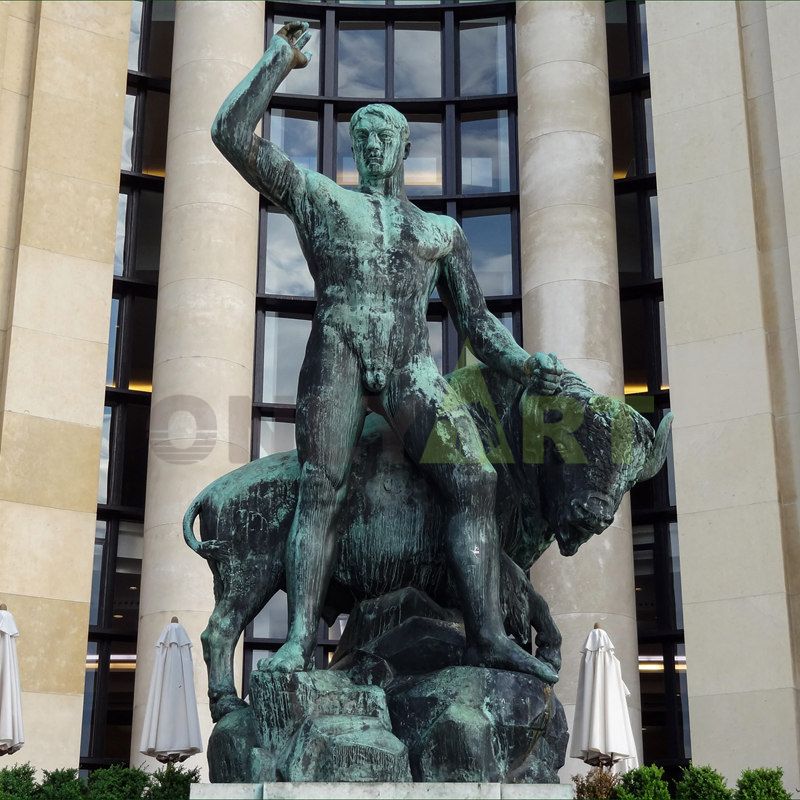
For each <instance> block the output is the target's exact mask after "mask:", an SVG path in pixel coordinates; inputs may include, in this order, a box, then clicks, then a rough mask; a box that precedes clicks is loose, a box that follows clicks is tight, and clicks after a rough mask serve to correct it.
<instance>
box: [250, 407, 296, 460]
mask: <svg viewBox="0 0 800 800" xmlns="http://www.w3.org/2000/svg"><path fill="white" fill-rule="evenodd" d="M294 449H295V441H294V423H293V422H283V421H281V420H277V419H272V418H271V417H262V418H261V432H260V434H259V452H258V457H259V458H264V456H269V455H272V453H285V452H286V451H287V450H294Z"/></svg>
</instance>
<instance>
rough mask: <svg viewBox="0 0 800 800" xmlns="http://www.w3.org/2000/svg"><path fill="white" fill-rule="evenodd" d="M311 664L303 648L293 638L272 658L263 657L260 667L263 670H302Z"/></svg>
mask: <svg viewBox="0 0 800 800" xmlns="http://www.w3.org/2000/svg"><path fill="white" fill-rule="evenodd" d="M310 666H311V664H310V661H309V659H307V658H306V657H305V655H304V654H303V648H302V647H301V646H300V645H299V644H298V643H297V642H293V641H292V640H291V639H290V640H289V641H288V642H286V643H285V644H283V645H282V646H281V648H280V649H279V650H278V652H277V653H275V655H274V656H272V658H270V659H265V658H262V659H261V661H259V662H258V668H259V669H260V670H262V671H263V672H286V673H288V672H302V671H303V670H306V669H309V668H310Z"/></svg>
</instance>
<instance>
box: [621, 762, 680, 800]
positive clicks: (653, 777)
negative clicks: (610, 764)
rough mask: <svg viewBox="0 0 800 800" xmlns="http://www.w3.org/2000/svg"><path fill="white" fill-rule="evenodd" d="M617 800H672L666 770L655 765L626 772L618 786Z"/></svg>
mask: <svg viewBox="0 0 800 800" xmlns="http://www.w3.org/2000/svg"><path fill="white" fill-rule="evenodd" d="M617 800H670V797H669V789H668V787H667V782H666V781H665V780H664V770H663V769H661V767H656V766H654V765H653V766H649V767H647V766H641V767H637V768H636V769H632V770H631V771H630V772H626V773H625V774H624V775H623V776H622V777H621V778H620V781H619V785H618V786H617Z"/></svg>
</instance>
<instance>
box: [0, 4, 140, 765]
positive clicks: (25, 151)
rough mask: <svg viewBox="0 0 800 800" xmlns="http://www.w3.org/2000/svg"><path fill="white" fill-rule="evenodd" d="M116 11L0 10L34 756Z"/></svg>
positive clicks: (18, 600) (69, 677)
mask: <svg viewBox="0 0 800 800" xmlns="http://www.w3.org/2000/svg"><path fill="white" fill-rule="evenodd" d="M129 16H130V7H129V4H128V3H126V2H122V3H114V2H98V3H61V2H53V3H43V4H38V3H10V4H3V6H2V11H0V37H1V36H2V34H3V33H4V34H5V35H4V39H3V44H4V46H5V59H4V61H3V72H2V87H3V93H2V100H1V102H2V106H0V118H2V125H3V128H2V131H0V142H2V147H1V148H0V159H2V164H1V165H0V166H2V179H0V186H2V187H3V188H2V192H3V199H2V217H1V218H0V236H2V240H0V245H2V267H1V268H0V308H2V311H1V312H0V319H1V320H2V324H1V325H0V329H2V333H1V334H0V337H2V341H3V345H4V357H3V373H2V374H3V381H2V388H3V392H2V405H1V408H2V428H0V552H2V553H3V557H2V560H1V561H0V592H2V595H0V599H2V600H3V601H4V602H6V603H7V604H8V607H9V609H10V610H11V611H12V613H13V614H14V615H15V618H16V620H17V622H18V625H19V627H20V630H21V631H22V636H21V638H20V641H19V658H20V672H21V675H22V689H23V700H22V704H23V713H24V715H25V723H26V726H27V729H28V731H29V740H30V742H29V744H28V745H26V747H25V749H23V750H22V751H21V752H20V753H19V754H18V755H17V756H14V757H12V759H11V761H12V762H13V761H14V760H22V761H30V762H31V763H33V764H34V765H35V766H37V767H43V768H53V767H55V766H61V765H66V764H77V757H78V748H79V742H80V736H79V732H80V726H81V713H82V699H83V682H84V670H85V655H86V650H85V643H86V627H87V621H88V609H89V593H90V589H91V562H92V538H93V530H94V511H95V503H96V487H97V474H98V467H99V452H100V427H101V421H102V413H103V409H102V405H103V399H102V396H103V383H104V380H103V379H104V374H105V364H106V350H107V345H108V324H109V304H110V299H111V275H112V264H113V256H114V228H115V208H116V202H117V200H116V197H117V183H118V164H119V144H120V137H121V134H122V107H123V96H124V93H125V68H126V58H127V47H128V24H129ZM0 52H2V51H1V50H0ZM13 554H16V555H13ZM9 555H11V557H9ZM6 763H8V762H6Z"/></svg>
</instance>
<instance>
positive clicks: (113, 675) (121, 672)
mask: <svg viewBox="0 0 800 800" xmlns="http://www.w3.org/2000/svg"><path fill="white" fill-rule="evenodd" d="M135 650H136V645H135V644H134V643H132V642H111V660H110V663H109V670H108V695H107V697H106V702H107V707H106V735H105V742H104V745H105V747H104V748H103V752H102V753H98V755H102V756H104V757H105V758H117V759H123V760H125V762H126V763H127V761H128V758H129V757H130V749H131V727H132V724H133V684H134V681H135V679H136V655H135Z"/></svg>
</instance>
